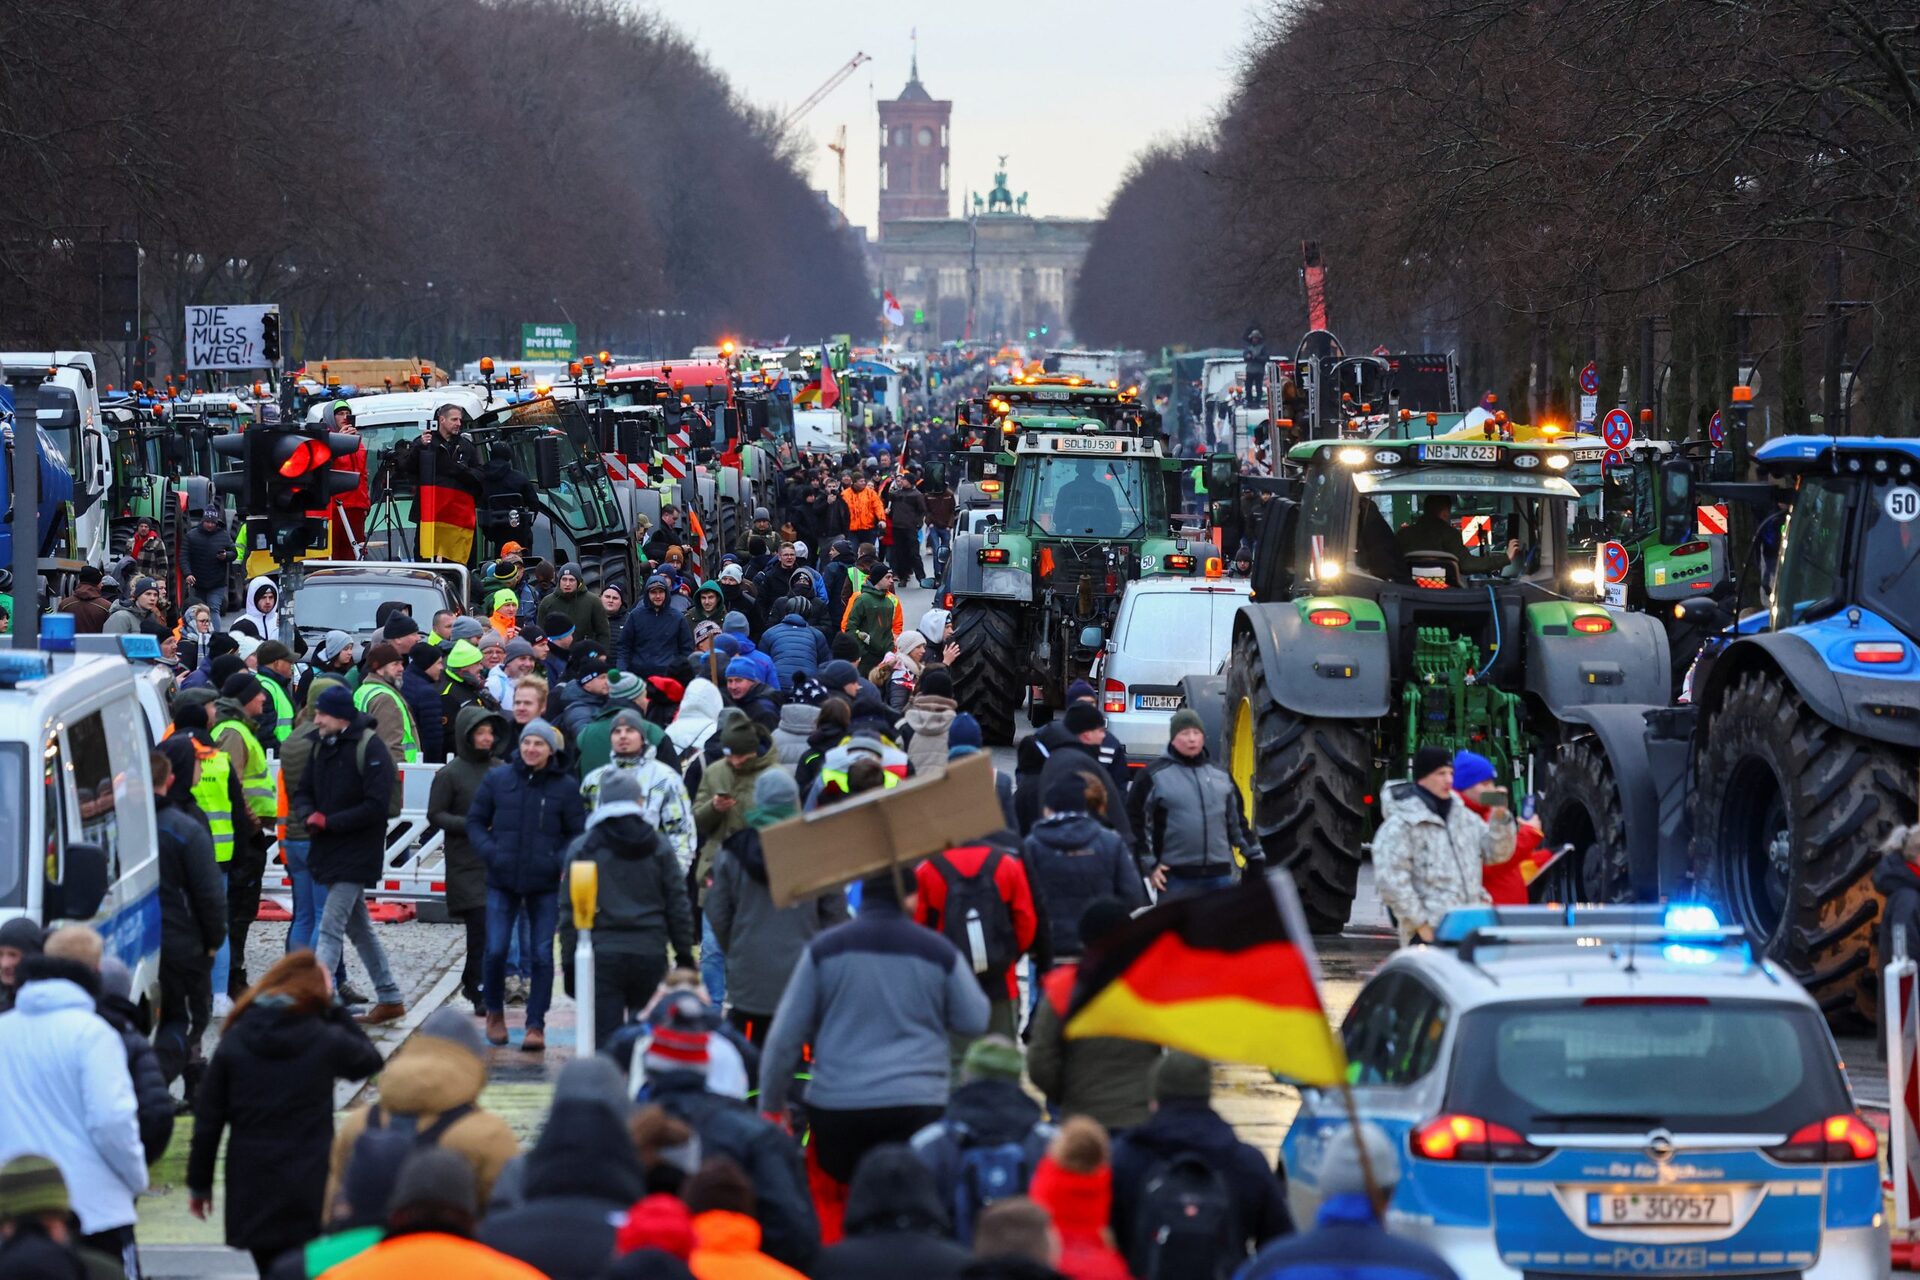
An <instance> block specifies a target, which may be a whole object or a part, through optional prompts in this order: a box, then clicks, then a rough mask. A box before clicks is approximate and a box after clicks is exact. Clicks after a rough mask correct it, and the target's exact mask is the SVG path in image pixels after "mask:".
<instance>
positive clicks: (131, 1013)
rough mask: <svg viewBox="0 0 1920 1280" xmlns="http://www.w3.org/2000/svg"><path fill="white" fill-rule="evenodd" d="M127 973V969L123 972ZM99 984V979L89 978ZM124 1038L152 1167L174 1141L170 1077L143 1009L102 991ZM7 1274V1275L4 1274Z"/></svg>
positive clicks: (102, 1008) (109, 1016) (105, 1013)
mask: <svg viewBox="0 0 1920 1280" xmlns="http://www.w3.org/2000/svg"><path fill="white" fill-rule="evenodd" d="M122 972H123V973H124V972H125V970H124V966H123V968H122ZM87 976H88V977H89V978H91V979H94V980H96V981H97V980H98V979H99V975H97V974H89V975H87ZM94 1007H95V1008H96V1009H97V1010H98V1011H99V1013H100V1016H101V1017H103V1018H105V1019H106V1020H107V1025H108V1026H110V1027H112V1028H113V1029H114V1031H115V1032H117V1033H118V1034H119V1036H120V1043H121V1045H122V1046H123V1047H124V1048H125V1049H126V1053H127V1074H128V1075H129V1076H130V1077H132V1079H133V1096H134V1103H135V1106H136V1107H137V1108H138V1111H139V1116H140V1149H141V1150H142V1151H143V1152H145V1153H146V1157H147V1163H148V1164H149V1165H152V1164H156V1163H158V1162H159V1160H160V1157H161V1156H164V1155H165V1154H166V1153H167V1144H168V1143H169V1142H171V1141H172V1140H173V1095H172V1094H170V1093H168V1092H167V1077H166V1075H165V1073H163V1072H162V1071H161V1069H160V1057H159V1054H158V1053H156V1052H155V1051H154V1047H153V1041H152V1040H150V1039H148V1038H147V1034H146V1032H145V1031H143V1030H141V1021H142V1020H141V1017H140V1009H139V1007H138V1006H137V1005H135V1004H134V1003H133V1001H132V1000H130V999H128V998H127V997H126V996H125V995H117V994H114V993H112V992H108V991H102V992H101V993H100V998H99V1001H98V1002H97V1003H96V1004H95V1006H94ZM0 1274H4V1273H0Z"/></svg>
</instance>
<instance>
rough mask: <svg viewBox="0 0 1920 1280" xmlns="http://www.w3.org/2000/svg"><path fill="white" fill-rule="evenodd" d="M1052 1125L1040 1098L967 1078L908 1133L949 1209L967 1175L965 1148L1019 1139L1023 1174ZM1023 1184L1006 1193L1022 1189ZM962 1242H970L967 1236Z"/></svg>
mask: <svg viewBox="0 0 1920 1280" xmlns="http://www.w3.org/2000/svg"><path fill="white" fill-rule="evenodd" d="M1051 1141H1053V1126H1052V1125H1051V1124H1049V1123H1047V1117H1046V1115H1045V1113H1043V1112H1042V1111H1041V1110H1040V1104H1039V1103H1037V1102H1035V1101H1034V1100H1033V1099H1032V1098H1029V1097H1028V1096H1027V1094H1026V1091H1025V1090H1023V1089H1022V1088H1021V1087H1020V1086H1019V1084H1017V1083H1016V1082H1014V1081H1012V1080H972V1081H969V1082H968V1083H966V1084H963V1085H961V1086H960V1087H959V1088H957V1089H955V1090H954V1091H953V1097H952V1098H951V1099H949V1100H948V1102H947V1113H946V1114H945V1115H943V1116H941V1117H940V1118H939V1119H938V1120H935V1121H934V1122H933V1123H932V1124H930V1125H928V1126H927V1127H926V1128H924V1129H922V1130H920V1132H918V1133H916V1134H914V1135H913V1143H912V1146H913V1154H914V1156H915V1157H916V1158H917V1159H918V1160H919V1161H920V1163H921V1164H924V1165H925V1166H927V1171H928V1172H930V1173H931V1174H933V1185H934V1194H935V1195H936V1196H938V1197H939V1200H940V1203H941V1204H942V1205H944V1206H946V1207H947V1209H948V1210H949V1211H951V1210H952V1208H953V1206H954V1204H955V1203H956V1202H957V1200H958V1197H959V1194H960V1181H961V1179H962V1178H964V1177H965V1176H966V1169H965V1166H964V1164H963V1160H964V1157H965V1154H966V1151H967V1149H968V1148H971V1147H999V1146H1009V1145H1012V1144H1014V1143H1018V1144H1019V1145H1020V1147H1021V1148H1022V1152H1023V1155H1024V1159H1023V1160H1022V1163H1023V1164H1024V1165H1025V1167H1026V1169H1027V1171H1028V1175H1029V1176H1031V1174H1032V1171H1033V1169H1034V1167H1035V1166H1036V1165H1038V1164H1039V1162H1040V1157H1041V1156H1043V1155H1045V1154H1046V1153H1047V1144H1048V1143H1049V1142H1051ZM1025 1190H1026V1188H1025V1187H1024V1186H1022V1187H1017V1188H1014V1189H1013V1190H1011V1191H1009V1192H1008V1193H1007V1194H1009V1195H1016V1194H1019V1193H1020V1192H1024V1191H1025ZM963 1243H966V1244H971V1243H973V1242H972V1241H971V1240H970V1239H969V1240H966V1241H963Z"/></svg>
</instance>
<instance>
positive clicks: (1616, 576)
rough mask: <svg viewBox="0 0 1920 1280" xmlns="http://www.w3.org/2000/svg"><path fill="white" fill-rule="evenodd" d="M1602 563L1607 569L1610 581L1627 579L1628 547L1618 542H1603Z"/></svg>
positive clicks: (1601, 550)
mask: <svg viewBox="0 0 1920 1280" xmlns="http://www.w3.org/2000/svg"><path fill="white" fill-rule="evenodd" d="M1600 564H1601V566H1602V567H1603V568H1605V569H1606V571H1607V581H1608V582H1625V581H1626V580H1627V549H1626V548H1625V547H1623V546H1621V545H1620V544H1619V543H1617V542H1607V543H1602V544H1601V547H1600Z"/></svg>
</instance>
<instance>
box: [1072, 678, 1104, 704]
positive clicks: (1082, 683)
mask: <svg viewBox="0 0 1920 1280" xmlns="http://www.w3.org/2000/svg"><path fill="white" fill-rule="evenodd" d="M1099 696H1100V692H1099V690H1097V689H1095V688H1094V687H1093V684H1092V682H1091V681H1087V680H1075V681H1074V682H1073V683H1072V684H1070V685H1068V686H1067V701H1068V702H1078V701H1080V700H1081V699H1082V698H1094V699H1098V698H1099Z"/></svg>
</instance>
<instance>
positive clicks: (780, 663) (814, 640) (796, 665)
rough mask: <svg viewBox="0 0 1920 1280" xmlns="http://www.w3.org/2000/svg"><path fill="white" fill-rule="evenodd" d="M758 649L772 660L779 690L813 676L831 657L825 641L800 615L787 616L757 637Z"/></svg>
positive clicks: (816, 629)
mask: <svg viewBox="0 0 1920 1280" xmlns="http://www.w3.org/2000/svg"><path fill="white" fill-rule="evenodd" d="M760 648H761V650H762V651H763V652H764V653H766V655H767V656H768V657H769V658H772V659H773V667H774V670H775V671H777V672H779V674H780V687H781V688H782V689H789V690H790V689H792V688H793V685H794V681H795V680H797V679H799V678H800V677H801V676H817V675H819V674H820V668H821V667H823V666H825V665H826V664H827V662H828V661H829V660H830V658H831V654H830V653H829V652H828V650H827V638H826V637H825V636H823V635H821V634H820V631H819V628H817V627H814V626H812V625H810V624H809V623H808V621H807V619H806V617H805V616H804V615H803V614H799V613H788V614H786V615H784V616H783V617H782V618H781V619H780V621H778V622H776V623H774V624H773V625H772V626H770V627H768V628H767V630H766V633H765V634H764V635H762V636H761V637H760Z"/></svg>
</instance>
